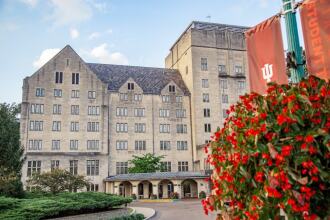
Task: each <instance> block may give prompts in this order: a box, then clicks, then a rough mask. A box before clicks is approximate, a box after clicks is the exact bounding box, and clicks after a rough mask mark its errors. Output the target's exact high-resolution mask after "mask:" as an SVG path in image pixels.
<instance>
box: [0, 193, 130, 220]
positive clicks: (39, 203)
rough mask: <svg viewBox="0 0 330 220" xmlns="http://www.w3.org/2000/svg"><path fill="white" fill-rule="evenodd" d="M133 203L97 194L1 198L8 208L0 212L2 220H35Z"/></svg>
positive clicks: (120, 198)
mask: <svg viewBox="0 0 330 220" xmlns="http://www.w3.org/2000/svg"><path fill="white" fill-rule="evenodd" d="M29 196H31V195H29ZM131 201H132V200H131V199H129V198H123V197H120V196H114V195H108V194H104V193H96V192H83V193H60V194H58V195H50V196H45V197H35V198H31V199H12V200H8V198H5V197H0V206H2V207H4V208H6V209H4V211H1V212H0V219H31V220H33V219H41V218H49V217H57V216H66V215H73V214H82V213H86V212H94V211H99V210H104V209H108V208H112V207H117V206H120V205H123V204H127V203H130V202H131ZM7 202H8V203H10V204H14V205H13V206H10V207H9V205H3V204H7ZM1 204H2V205H1Z"/></svg>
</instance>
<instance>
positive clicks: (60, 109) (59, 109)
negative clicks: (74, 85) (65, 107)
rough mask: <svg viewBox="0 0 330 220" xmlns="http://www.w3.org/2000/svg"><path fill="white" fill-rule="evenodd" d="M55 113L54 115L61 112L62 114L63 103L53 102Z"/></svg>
mask: <svg viewBox="0 0 330 220" xmlns="http://www.w3.org/2000/svg"><path fill="white" fill-rule="evenodd" d="M53 114H54V115H60V114H62V105H59V104H53Z"/></svg>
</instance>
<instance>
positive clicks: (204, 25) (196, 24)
mask: <svg viewBox="0 0 330 220" xmlns="http://www.w3.org/2000/svg"><path fill="white" fill-rule="evenodd" d="M189 28H193V29H197V30H206V31H213V30H219V31H225V30H226V31H231V32H242V33H244V32H245V31H246V30H248V29H249V27H244V26H238V25H230V24H218V23H211V22H202V21H193V22H192V23H191V24H190V26H189Z"/></svg>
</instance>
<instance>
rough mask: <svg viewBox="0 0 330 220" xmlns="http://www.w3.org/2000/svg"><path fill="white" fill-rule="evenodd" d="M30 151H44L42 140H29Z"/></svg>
mask: <svg viewBox="0 0 330 220" xmlns="http://www.w3.org/2000/svg"><path fill="white" fill-rule="evenodd" d="M28 149H29V150H42V140H29V146H28Z"/></svg>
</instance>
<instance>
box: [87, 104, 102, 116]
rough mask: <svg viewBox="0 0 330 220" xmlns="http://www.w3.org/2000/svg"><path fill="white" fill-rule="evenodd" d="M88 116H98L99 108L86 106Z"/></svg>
mask: <svg viewBox="0 0 330 220" xmlns="http://www.w3.org/2000/svg"><path fill="white" fill-rule="evenodd" d="M88 115H100V106H88Z"/></svg>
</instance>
